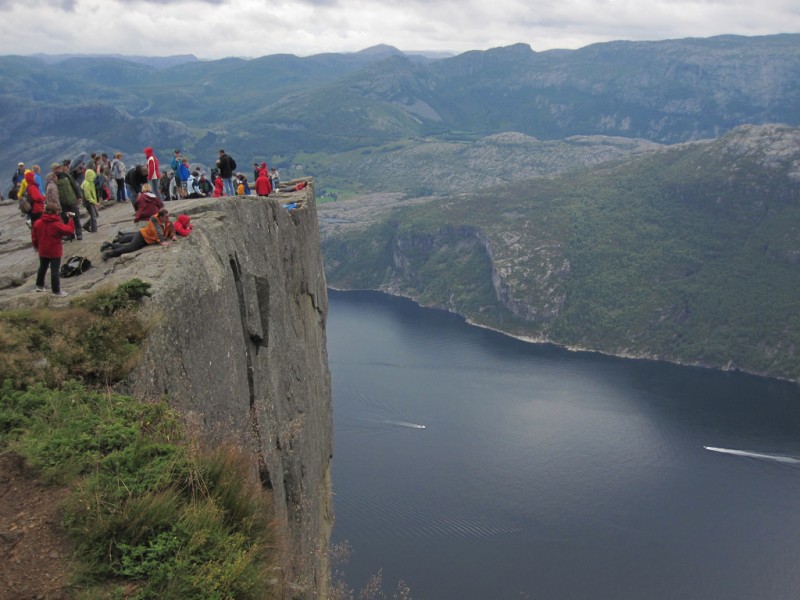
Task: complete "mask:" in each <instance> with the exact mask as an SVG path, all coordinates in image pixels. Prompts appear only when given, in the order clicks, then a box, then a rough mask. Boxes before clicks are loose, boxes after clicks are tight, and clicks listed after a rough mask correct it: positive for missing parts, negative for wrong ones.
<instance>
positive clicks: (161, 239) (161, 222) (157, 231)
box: [103, 208, 175, 260]
mask: <svg viewBox="0 0 800 600" xmlns="http://www.w3.org/2000/svg"><path fill="white" fill-rule="evenodd" d="M174 241H175V228H174V227H173V226H172V222H171V221H170V220H169V211H168V210H167V209H166V208H162V209H161V210H159V211H158V214H156V215H153V216H152V217H150V220H149V221H148V222H147V225H146V226H145V227H142V228H141V229H140V230H139V231H135V232H134V233H133V234H131V237H130V241H129V242H127V243H115V244H110V245H109V246H106V249H105V252H103V260H108V259H109V258H114V257H117V256H120V255H121V254H128V253H129V252H136V251H137V250H141V249H142V248H144V247H145V246H151V245H154V244H159V245H161V246H169V245H170V244H171V243H172V242H174Z"/></svg>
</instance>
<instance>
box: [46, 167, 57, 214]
mask: <svg viewBox="0 0 800 600" xmlns="http://www.w3.org/2000/svg"><path fill="white" fill-rule="evenodd" d="M44 180H45V182H46V185H45V188H44V204H45V206H47V205H48V204H53V205H55V206H56V207H58V212H59V213H60V212H61V200H59V198H58V186H57V185H56V174H55V173H48V174H47V177H45V178H44Z"/></svg>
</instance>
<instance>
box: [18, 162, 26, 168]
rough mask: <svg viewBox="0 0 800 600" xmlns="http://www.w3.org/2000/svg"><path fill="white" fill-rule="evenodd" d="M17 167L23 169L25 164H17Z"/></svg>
mask: <svg viewBox="0 0 800 600" xmlns="http://www.w3.org/2000/svg"><path fill="white" fill-rule="evenodd" d="M17 166H18V167H24V166H25V163H23V162H21V163H17Z"/></svg>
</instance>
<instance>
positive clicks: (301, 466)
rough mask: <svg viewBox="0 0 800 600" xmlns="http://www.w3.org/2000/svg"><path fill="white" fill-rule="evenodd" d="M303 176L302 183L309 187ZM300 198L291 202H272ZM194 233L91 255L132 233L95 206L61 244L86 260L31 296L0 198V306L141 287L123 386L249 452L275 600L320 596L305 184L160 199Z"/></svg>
mask: <svg viewBox="0 0 800 600" xmlns="http://www.w3.org/2000/svg"><path fill="white" fill-rule="evenodd" d="M312 185H313V184H312ZM298 200H302V204H301V207H300V208H297V209H294V210H291V211H289V210H287V209H286V208H284V206H283V205H284V204H286V203H288V202H290V201H298ZM167 206H168V208H169V209H170V210H171V212H172V213H173V214H178V213H187V214H189V215H190V216H191V217H192V222H193V223H194V230H193V232H192V233H191V235H190V236H189V237H188V238H179V239H178V241H177V242H176V243H174V244H172V245H171V246H169V247H160V246H150V247H146V248H144V249H142V250H140V251H138V252H136V253H132V254H126V255H123V256H121V257H119V258H116V259H111V260H109V261H102V260H101V259H100V244H101V243H102V242H103V241H104V240H108V239H111V237H113V235H114V234H115V233H116V231H118V230H120V229H124V230H131V229H132V227H133V226H132V224H131V218H132V215H133V213H132V210H131V207H130V205H128V204H115V205H112V206H110V207H108V208H107V209H104V210H102V211H101V212H100V218H99V223H100V233H97V234H88V233H85V234H84V240H83V241H80V242H69V243H66V244H65V256H69V255H70V254H81V255H83V256H87V257H89V258H90V259H91V261H92V263H93V265H94V266H93V267H92V268H91V269H89V271H87V272H86V273H84V274H83V275H81V276H79V277H75V278H70V279H63V280H62V289H64V290H66V291H67V292H69V294H70V295H69V296H68V297H67V298H65V299H60V298H52V297H51V295H50V294H33V293H31V291H32V289H33V285H34V283H33V276H34V274H35V271H36V267H37V266H38V260H37V258H36V254H35V252H33V251H32V249H31V245H30V232H29V231H28V229H27V227H25V225H24V220H23V219H21V218H20V217H19V212H18V211H17V209H16V207H15V206H12V205H9V204H4V205H0V227H1V228H2V238H0V267H2V269H3V271H4V272H6V273H12V272H13V273H14V276H13V277H10V276H9V277H7V278H5V279H4V280H3V281H2V282H0V307H3V308H19V307H30V306H38V305H48V304H49V305H52V306H61V305H66V304H68V302H69V301H72V300H73V299H74V298H76V297H78V298H79V297H80V295H81V294H83V293H87V292H91V291H93V290H95V289H97V288H100V287H107V286H109V285H113V284H117V283H121V282H123V281H127V280H130V279H132V278H134V277H138V278H140V279H142V280H144V281H147V282H149V283H151V284H152V289H151V292H152V298H151V299H149V300H148V301H147V302H146V304H145V306H144V308H143V313H144V315H145V319H146V320H148V321H149V325H150V330H149V335H148V338H147V341H146V343H145V347H144V348H143V352H142V356H141V361H140V363H139V365H138V366H137V367H136V368H135V369H134V371H133V373H132V375H131V376H130V378H129V380H128V381H127V382H125V383H124V384H123V386H122V390H121V391H124V392H128V393H132V394H134V395H136V396H137V397H142V398H161V397H166V398H167V399H168V401H169V402H170V404H171V405H172V406H174V407H175V408H177V409H179V410H180V411H181V412H182V414H184V415H185V416H186V420H187V423H189V426H190V434H191V435H193V436H194V437H195V438H196V439H198V440H199V441H201V442H202V443H206V444H210V445H216V444H221V443H229V444H233V445H236V446H238V447H239V448H241V449H242V450H244V451H246V452H249V453H250V454H251V455H252V456H253V469H254V472H257V473H258V475H259V477H260V480H261V483H262V485H263V487H264V490H265V493H271V494H272V496H273V497H274V507H275V516H276V522H277V523H278V527H279V528H280V529H281V530H282V533H283V537H284V539H285V540H286V549H287V557H286V561H285V564H286V568H285V572H284V573H283V578H282V579H283V581H285V582H286V586H285V594H284V596H285V597H286V598H308V599H310V598H320V597H326V596H327V585H328V565H327V544H328V538H329V535H330V530H331V524H332V508H331V484H330V464H331V455H332V421H331V383H330V374H329V371H328V363H327V350H326V337H325V320H326V315H327V310H328V303H327V294H326V287H325V276H324V273H323V270H322V259H321V253H320V245H319V232H318V223H317V213H316V205H315V201H314V192H313V187H312V186H310V187H309V188H308V192H307V193H306V192H296V193H293V194H284V195H281V194H279V195H278V196H277V197H270V198H269V199H263V198H252V197H250V198H220V199H207V200H191V201H181V202H170V203H168V204H167Z"/></svg>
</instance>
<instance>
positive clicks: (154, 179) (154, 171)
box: [144, 146, 162, 200]
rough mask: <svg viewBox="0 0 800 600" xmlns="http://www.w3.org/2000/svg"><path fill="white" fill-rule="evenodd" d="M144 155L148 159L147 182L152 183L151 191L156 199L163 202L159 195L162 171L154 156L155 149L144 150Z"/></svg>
mask: <svg viewBox="0 0 800 600" xmlns="http://www.w3.org/2000/svg"><path fill="white" fill-rule="evenodd" d="M144 155H145V156H146V157H147V181H149V182H150V191H151V192H153V194H155V196H156V198H158V199H159V200H162V198H161V196H160V195H159V193H158V180H159V179H161V171H160V170H159V168H158V159H157V158H156V155H155V154H153V149H152V148H150V147H149V146H148V147H147V148H145V149H144Z"/></svg>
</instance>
